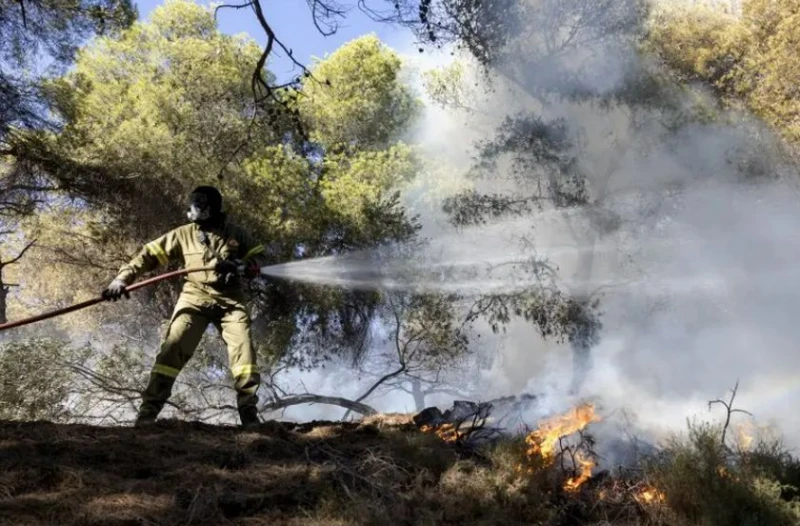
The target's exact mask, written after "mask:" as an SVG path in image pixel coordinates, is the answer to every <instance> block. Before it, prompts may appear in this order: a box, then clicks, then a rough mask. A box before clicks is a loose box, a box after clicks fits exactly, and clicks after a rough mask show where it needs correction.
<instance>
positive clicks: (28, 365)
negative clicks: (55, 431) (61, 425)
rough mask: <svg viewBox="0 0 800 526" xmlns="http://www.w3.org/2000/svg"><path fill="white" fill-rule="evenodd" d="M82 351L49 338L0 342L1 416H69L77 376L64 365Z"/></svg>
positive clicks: (48, 418)
mask: <svg viewBox="0 0 800 526" xmlns="http://www.w3.org/2000/svg"><path fill="white" fill-rule="evenodd" d="M79 354H80V350H76V349H73V348H71V347H70V346H69V345H68V344H67V343H66V342H63V341H59V340H55V339H50V338H32V339H28V340H22V341H8V342H4V343H2V344H0V419H2V420H52V421H58V420H63V419H64V418H66V417H67V416H69V396H70V387H71V384H72V382H73V380H74V378H75V375H74V374H73V373H72V372H71V371H70V370H69V369H68V368H67V367H64V365H63V364H64V362H66V361H67V360H68V359H72V358H74V357H75V356H77V355H79Z"/></svg>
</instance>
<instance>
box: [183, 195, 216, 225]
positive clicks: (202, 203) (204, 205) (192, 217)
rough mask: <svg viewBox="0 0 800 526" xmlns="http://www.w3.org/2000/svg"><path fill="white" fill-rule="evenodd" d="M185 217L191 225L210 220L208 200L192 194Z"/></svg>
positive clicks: (202, 196)
mask: <svg viewBox="0 0 800 526" xmlns="http://www.w3.org/2000/svg"><path fill="white" fill-rule="evenodd" d="M186 217H187V218H189V221H191V222H192V223H200V222H202V221H208V219H210V218H211V212H210V210H209V208H208V200H207V199H206V196H204V195H202V194H192V197H191V200H190V202H189V211H188V212H186Z"/></svg>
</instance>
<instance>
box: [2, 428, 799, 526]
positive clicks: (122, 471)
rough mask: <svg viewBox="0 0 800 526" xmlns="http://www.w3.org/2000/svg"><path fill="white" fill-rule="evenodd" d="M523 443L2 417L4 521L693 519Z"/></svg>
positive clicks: (627, 484) (627, 481) (399, 431)
mask: <svg viewBox="0 0 800 526" xmlns="http://www.w3.org/2000/svg"><path fill="white" fill-rule="evenodd" d="M524 448H525V444H524V442H522V441H521V440H506V441H505V442H504V443H501V444H495V445H493V446H492V448H491V450H487V451H484V452H477V451H466V450H464V449H463V448H459V447H457V446H456V445H454V444H451V443H447V442H445V441H443V440H440V439H439V438H438V437H437V436H436V435H435V434H432V433H423V432H421V431H420V430H419V429H418V428H417V427H416V426H415V425H414V423H413V421H412V419H411V416H410V415H381V416H380V417H377V418H372V419H370V420H365V421H363V422H361V423H342V422H309V423H302V424H298V423H287V422H267V423H264V424H262V425H261V426H260V428H258V429H255V430H252V431H242V430H240V429H237V428H234V427H225V426H213V425H207V424H200V423H190V422H181V421H171V420H166V421H162V422H159V423H158V424H157V425H155V426H153V427H151V428H146V429H135V428H132V427H95V426H87V425H63V424H53V423H48V422H0V524H9V525H29V524H30V525H34V524H36V525H38V524H48V525H50V524H58V525H71V524H86V525H100V524H102V525H127V524H131V525H134V524H136V525H166V524H220V525H222V524H248V525H249V524H253V525H254V524H553V525H556V524H558V525H561V524H564V525H566V524H596V525H599V524H631V525H632V524H691V523H693V522H695V519H694V518H692V517H686V516H685V514H684V516H683V517H679V516H677V515H675V514H674V513H673V512H672V511H670V510H669V508H668V507H667V505H666V504H665V503H664V498H663V494H660V493H659V492H658V491H657V490H655V489H654V488H645V487H644V486H643V485H642V484H643V483H644V482H643V480H642V479H641V478H640V479H635V478H634V479H631V478H625V477H621V476H616V475H615V476H611V475H609V474H608V473H604V474H601V475H599V476H594V477H592V478H591V479H590V480H589V481H588V482H587V483H586V484H584V485H583V486H582V487H581V488H580V489H579V490H578V491H573V492H567V491H563V490H562V489H561V488H562V486H563V480H564V479H563V478H561V479H559V475H558V473H557V472H556V471H554V470H553V469H549V470H539V471H536V472H535V474H534V475H531V474H530V473H531V471H527V470H522V471H521V470H520V466H521V461H523V460H524V458H525V456H524V455H525V454H524V451H525V449H524ZM798 473H800V470H798ZM531 477H534V478H535V479H536V480H533V481H532V480H531ZM665 480H667V481H668V480H669V479H665ZM698 483H699V484H705V483H704V482H702V481H700V482H698ZM645 490H646V491H652V492H653V493H652V494H651V495H650V498H647V494H646V492H645ZM688 490H689V491H695V490H692V488H689V489H688ZM695 492H696V491H695ZM676 493H678V492H677V491H676ZM653 496H655V497H656V498H655V499H653V498H652V497H653ZM740 497H741V495H739V494H736V498H740ZM708 498H716V497H714V496H713V495H709V496H708ZM781 502H783V501H781ZM787 509H788V508H787ZM698 513H700V515H699V516H697V517H696V519H697V520H698V521H702V520H703V516H702V513H703V512H702V510H700V511H699V512H698ZM781 513H783V512H781ZM765 517H766V519H765V520H770V521H772V522H753V523H752V524H793V522H791V521H792V520H793V519H791V518H790V517H791V514H790V512H786V514H784V515H775V516H772V515H769V516H765ZM776 517H777V518H776ZM798 517H800V515H798ZM784 519H786V520H784ZM775 521H777V522H775ZM698 523H699V522H698ZM706 524H710V523H708V522H706ZM715 524H735V522H729V521H724V522H715Z"/></svg>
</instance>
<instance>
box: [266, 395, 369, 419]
mask: <svg viewBox="0 0 800 526" xmlns="http://www.w3.org/2000/svg"><path fill="white" fill-rule="evenodd" d="M303 404H327V405H338V406H340V407H344V408H345V409H347V410H348V411H354V412H356V413H359V414H362V415H365V416H368V415H374V414H377V413H378V411H376V410H375V409H374V408H372V407H370V406H368V405H366V404H362V403H360V402H357V401H353V400H349V399H347V398H341V397H339V396H324V395H316V394H311V393H308V394H301V395H296V396H291V397H289V398H284V399H282V400H278V401H277V402H272V403H269V404H266V405H265V406H263V407H262V408H261V411H265V412H272V411H279V410H281V409H285V408H287V407H291V406H294V405H303Z"/></svg>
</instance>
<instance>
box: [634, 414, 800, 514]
mask: <svg viewBox="0 0 800 526" xmlns="http://www.w3.org/2000/svg"><path fill="white" fill-rule="evenodd" d="M721 432H722V428H721V426H718V425H713V424H709V423H698V422H690V423H689V433H688V437H675V438H673V439H672V440H670V441H669V442H668V443H667V444H666V446H665V448H664V449H663V450H662V451H661V452H660V453H659V454H658V455H657V456H656V457H654V458H652V459H650V460H649V461H648V462H647V466H646V473H647V475H648V477H649V478H650V479H651V480H652V481H653V483H654V485H655V486H656V487H658V488H659V490H661V491H662V492H663V494H664V495H665V498H666V504H667V506H668V507H669V508H670V510H671V511H672V513H674V514H675V516H676V517H677V518H678V519H679V520H682V521H684V522H688V523H690V524H699V525H709V526H711V525H713V526H726V525H737V526H738V525H765V526H766V525H770V526H780V525H787V526H788V525H796V524H798V523H800V500H798V499H797V498H795V497H790V495H791V494H792V491H795V489H794V488H793V487H792V486H791V484H789V480H790V479H791V480H795V478H796V476H797V463H796V461H794V460H793V459H792V458H791V457H790V456H789V455H788V453H786V452H785V451H783V450H782V449H781V448H779V447H777V446H776V445H775V444H773V445H772V446H767V445H766V444H765V445H763V446H762V447H760V448H756V451H755V452H753V453H748V452H735V451H732V450H731V449H729V448H728V447H727V446H725V445H724V444H723V443H722V440H721V439H720V437H721Z"/></svg>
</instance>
